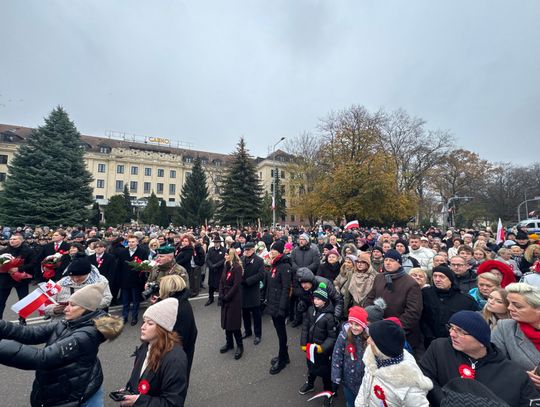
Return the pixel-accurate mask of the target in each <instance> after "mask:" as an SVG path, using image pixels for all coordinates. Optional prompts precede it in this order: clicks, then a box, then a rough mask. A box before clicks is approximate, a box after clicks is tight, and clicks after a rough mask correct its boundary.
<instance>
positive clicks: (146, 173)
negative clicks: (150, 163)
mask: <svg viewBox="0 0 540 407" xmlns="http://www.w3.org/2000/svg"><path fill="white" fill-rule="evenodd" d="M144 176H145V177H151V176H152V168H150V167H145V168H144Z"/></svg>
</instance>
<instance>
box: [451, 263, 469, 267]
mask: <svg viewBox="0 0 540 407" xmlns="http://www.w3.org/2000/svg"><path fill="white" fill-rule="evenodd" d="M450 266H452V267H465V264H458V263H450Z"/></svg>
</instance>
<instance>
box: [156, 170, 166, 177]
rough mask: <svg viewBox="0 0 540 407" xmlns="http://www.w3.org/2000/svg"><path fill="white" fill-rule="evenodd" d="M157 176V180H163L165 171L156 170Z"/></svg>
mask: <svg viewBox="0 0 540 407" xmlns="http://www.w3.org/2000/svg"><path fill="white" fill-rule="evenodd" d="M157 176H158V177H159V178H163V177H164V176H165V170H164V169H163V168H158V170H157Z"/></svg>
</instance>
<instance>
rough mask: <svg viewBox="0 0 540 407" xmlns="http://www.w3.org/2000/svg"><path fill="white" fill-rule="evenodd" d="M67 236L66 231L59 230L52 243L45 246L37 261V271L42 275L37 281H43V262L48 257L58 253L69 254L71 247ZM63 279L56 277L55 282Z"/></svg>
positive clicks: (53, 236)
mask: <svg viewBox="0 0 540 407" xmlns="http://www.w3.org/2000/svg"><path fill="white" fill-rule="evenodd" d="M66 236H67V234H66V232H65V231H64V230H62V229H57V230H56V231H55V232H54V233H53V235H52V242H49V243H47V244H45V245H44V246H43V248H42V249H41V251H40V252H39V255H38V256H37V259H36V271H37V272H39V273H40V274H39V275H36V280H38V281H42V280H43V278H42V277H41V262H42V261H43V260H44V259H45V258H46V257H47V256H52V255H53V254H56V253H65V254H67V253H68V252H69V248H70V246H71V245H70V244H69V243H67V242H66V241H65V239H66ZM61 277H62V276H61V275H56V276H55V281H56V280H59V279H60V278H61Z"/></svg>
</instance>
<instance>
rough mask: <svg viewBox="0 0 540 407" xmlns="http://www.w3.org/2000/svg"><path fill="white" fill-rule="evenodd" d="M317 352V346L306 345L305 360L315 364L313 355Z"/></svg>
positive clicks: (313, 344) (312, 344)
mask: <svg viewBox="0 0 540 407" xmlns="http://www.w3.org/2000/svg"><path fill="white" fill-rule="evenodd" d="M316 352H317V344H315V343H308V344H307V345H306V358H307V360H309V361H310V362H311V363H315V353H316Z"/></svg>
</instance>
